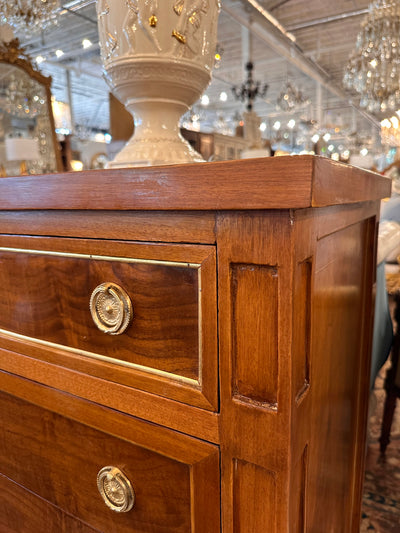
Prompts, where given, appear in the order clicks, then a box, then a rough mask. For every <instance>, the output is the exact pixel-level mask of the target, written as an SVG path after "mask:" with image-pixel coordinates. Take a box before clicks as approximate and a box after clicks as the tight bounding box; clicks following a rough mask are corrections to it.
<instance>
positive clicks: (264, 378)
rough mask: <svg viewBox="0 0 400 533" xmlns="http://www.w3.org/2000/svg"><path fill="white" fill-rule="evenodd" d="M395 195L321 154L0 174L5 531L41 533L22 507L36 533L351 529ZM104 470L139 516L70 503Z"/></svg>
mask: <svg viewBox="0 0 400 533" xmlns="http://www.w3.org/2000/svg"><path fill="white" fill-rule="evenodd" d="M390 187H391V182H390V180H388V179H387V178H384V177H382V176H379V175H377V174H374V173H371V172H366V171H363V170H361V169H357V168H354V167H350V166H348V165H344V164H341V163H335V162H333V161H330V160H328V159H326V158H320V157H313V156H297V157H284V158H266V159H258V160H247V161H232V162H216V163H204V164H199V165H181V166H168V167H156V168H139V169H138V168H137V169H121V170H105V171H89V172H82V173H76V174H57V175H48V176H35V177H20V178H4V179H2V180H0V282H1V283H0V287H1V289H0V290H1V294H2V298H0V327H1V329H2V332H0V369H1V371H0V420H1V424H0V475H3V476H4V477H3V481H4V480H5V487H6V488H5V491H6V494H7V495H6V496H5V501H9V500H10V499H11V498H12V497H13V495H15V497H20V498H21V499H22V503H21V504H15V505H14V507H11V510H10V511H9V512H8V514H7V513H6V514H5V515H4V517H1V519H0V527H1V526H3V525H4V529H5V531H7V532H8V531H10V532H11V533H17V532H18V533H37V532H36V531H31V530H30V529H29V524H27V523H26V520H27V516H28V514H29V510H28V511H25V509H23V502H24V501H26V509H29V508H30V507H32V506H33V505H34V504H35V502H38V506H39V508H40V509H41V512H43V513H44V514H45V515H46V516H48V517H49V528H50V529H49V530H48V531H46V533H60V531H61V533H71V531H74V533H75V530H74V529H73V528H74V527H75V522H74V521H77V522H76V531H77V532H78V531H79V533H81V530H80V529H79V528H81V525H82V524H84V525H85V526H84V527H86V528H89V529H82V533H91V530H94V531H103V532H105V531H107V533H113V532H114V531H118V533H124V532H128V531H129V532H130V533H149V532H154V533H156V532H157V533H163V532H165V533H167V532H169V531H171V532H172V531H176V532H179V531H182V532H185V533H188V532H192V533H194V532H196V533H214V532H215V533H217V532H220V533H327V528H329V531H332V533H339V532H340V533H358V531H359V522H360V512H361V511H360V504H361V495H362V479H363V468H364V460H365V441H366V424H367V409H368V392H369V371H370V368H369V365H370V353H371V337H372V320H373V289H374V283H375V261H376V236H377V229H378V220H379V208H380V200H381V198H383V197H385V196H388V195H389V194H390ZM33 191H34V193H32V192H33ZM11 249H13V250H11ZM101 256H102V257H101ZM105 256H107V258H105ZM129 258H134V259H135V260H136V262H135V261H129ZM189 263H190V264H189ZM199 274H200V275H199ZM105 278H108V279H105ZM107 280H109V281H114V282H116V283H118V284H120V285H121V286H123V287H124V288H125V289H126V290H127V291H128V292H129V294H130V295H131V296H132V301H133V306H134V313H135V319H136V322H135V319H134V322H133V326H132V329H131V330H129V331H128V333H126V334H124V335H125V337H122V338H120V339H111V338H103V335H104V334H101V333H100V332H97V331H95V330H93V328H94V325H92V324H90V314H88V306H87V301H88V297H89V295H90V292H91V290H93V288H94V286H96V284H98V283H101V282H103V281H107ZM7 331H8V332H7ZM34 337H36V339H37V338H41V339H42V343H40V342H37V340H35V339H34ZM43 340H47V344H45V343H43ZM66 347H68V349H67V348H66ZM79 350H81V351H79ZM85 350H86V351H87V352H88V351H93V352H97V353H100V354H101V353H106V354H107V357H108V359H101V358H98V359H95V358H93V357H90V356H88V355H87V352H85ZM118 361H123V362H124V363H126V362H129V363H134V364H135V365H137V366H122V365H120V364H116V363H117V362H118ZM139 365H142V366H139ZM150 370H151V371H150ZM106 462H107V463H111V464H112V462H114V463H117V464H116V466H120V467H121V468H122V469H123V470H124V471H125V470H126V471H127V473H128V474H129V477H130V478H132V482H133V484H134V487H135V490H137V494H138V507H137V508H136V507H135V510H134V512H133V513H132V515H131V518H130V519H128V518H127V517H126V516H125V517H124V516H117V517H115V515H114V514H113V513H111V515H110V514H109V513H110V512H111V511H108V510H107V509H104V508H103V507H102V506H103V505H104V504H103V502H102V501H101V499H100V497H99V496H98V495H97V499H92V497H93V496H92V492H91V491H90V490H89V489H88V490H87V491H86V490H85V491H84V494H83V496H82V483H84V484H85V486H86V485H87V486H89V485H90V483H92V481H90V480H93V479H94V478H95V476H96V474H97V470H98V469H99V468H101V466H104V465H105V463H106ZM77 472H78V473H79V475H80V478H79V479H80V480H81V482H80V483H78V481H77V479H78V478H77V477H76V473H77ZM6 478H7V479H6ZM0 481H1V480H0ZM93 490H94V493H95V494H96V490H97V489H96V488H95V487H94V489H93ZM37 498H39V500H38V499H37ZM0 499H1V498H0ZM170 501H172V503H171V504H170ZM65 514H66V515H68V518H66V517H65ZM14 516H15V524H16V525H14V523H13V517H14ZM1 520H3V522H1ZM38 520H39V519H37V520H36V522H33V523H35V524H36V523H38V524H40V521H38ZM68 520H69V522H68ZM60 523H61V524H62V525H61V526H60ZM38 527H40V526H38ZM68 527H69V528H70V531H69V530H68ZM82 527H83V526H82ZM7 528H8V529H7ZM60 528H61V529H60ZM62 528H64V529H62ZM90 528H91V529H90Z"/></svg>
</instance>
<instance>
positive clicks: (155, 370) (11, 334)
mask: <svg viewBox="0 0 400 533" xmlns="http://www.w3.org/2000/svg"><path fill="white" fill-rule="evenodd" d="M0 334H1V335H7V336H9V337H12V338H14V339H18V340H23V341H30V342H33V343H35V344H39V345H42V346H48V347H49V348H58V349H60V350H64V351H65V352H70V353H75V354H77V355H83V356H85V357H90V358H92V359H98V360H100V361H105V362H107V363H112V364H113V365H118V366H124V367H127V368H132V369H133V370H140V371H141V372H146V373H147V374H153V375H156V376H161V377H166V378H168V379H171V378H173V379H174V380H175V381H179V382H181V383H186V384H188V385H191V386H196V388H198V387H199V386H200V385H201V379H200V380H196V379H191V378H187V377H185V376H180V375H179V374H172V373H170V372H165V371H164V370H159V369H158V368H151V367H149V366H143V365H138V364H136V363H130V362H129V361H123V360H122V359H114V358H113V357H108V356H107V355H101V354H98V353H93V352H87V351H85V350H79V349H78V348H71V347H70V346H66V345H65V344H57V343H55V342H49V341H44V340H41V339H36V338H34V337H28V336H27V335H21V334H20V333H14V332H13V331H9V330H7V329H1V328H0Z"/></svg>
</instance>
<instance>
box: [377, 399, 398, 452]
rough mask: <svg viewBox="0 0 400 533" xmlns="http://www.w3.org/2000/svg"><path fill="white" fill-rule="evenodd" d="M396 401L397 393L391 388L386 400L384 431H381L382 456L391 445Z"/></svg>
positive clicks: (383, 419) (383, 421)
mask: <svg viewBox="0 0 400 533" xmlns="http://www.w3.org/2000/svg"><path fill="white" fill-rule="evenodd" d="M396 400H397V394H396V391H395V390H394V389H393V388H390V390H387V392H386V399H385V407H384V411H383V418H382V430H381V436H380V439H379V443H380V450H381V454H382V455H383V454H384V453H385V451H386V448H387V446H388V444H389V443H390V430H391V427H392V422H393V416H394V411H395V409H396Z"/></svg>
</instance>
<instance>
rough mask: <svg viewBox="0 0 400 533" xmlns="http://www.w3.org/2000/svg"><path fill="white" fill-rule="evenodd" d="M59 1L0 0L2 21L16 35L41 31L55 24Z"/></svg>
mask: <svg viewBox="0 0 400 533" xmlns="http://www.w3.org/2000/svg"><path fill="white" fill-rule="evenodd" d="M59 9H60V2H59V0H12V1H10V0H0V13H1V17H2V20H3V21H4V22H7V23H8V24H10V25H11V26H12V27H13V28H14V30H15V31H16V33H22V34H30V33H32V32H35V31H42V30H45V29H46V28H48V27H49V26H51V25H52V24H54V23H55V22H56V19H57V15H58V11H59Z"/></svg>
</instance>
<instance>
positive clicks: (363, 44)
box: [343, 0, 400, 114]
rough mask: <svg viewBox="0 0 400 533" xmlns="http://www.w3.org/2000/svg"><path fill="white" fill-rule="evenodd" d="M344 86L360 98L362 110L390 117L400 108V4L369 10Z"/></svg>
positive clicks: (381, 2) (389, 1)
mask: <svg viewBox="0 0 400 533" xmlns="http://www.w3.org/2000/svg"><path fill="white" fill-rule="evenodd" d="M343 84H344V86H345V87H346V88H347V89H350V90H354V91H355V92H357V93H358V94H359V95H360V97H361V98H360V106H361V107H363V108H366V109H367V110H368V111H369V112H371V113H378V114H379V113H380V114H387V113H390V111H394V110H396V109H399V108H400V2H399V0H376V1H375V2H372V3H371V4H370V6H369V13H368V15H367V17H366V19H365V20H364V21H363V23H362V26H361V30H360V32H359V34H358V36H357V42H356V46H355V50H354V52H353V54H352V55H351V57H350V59H349V62H348V65H347V67H346V70H345V74H344V78H343Z"/></svg>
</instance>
